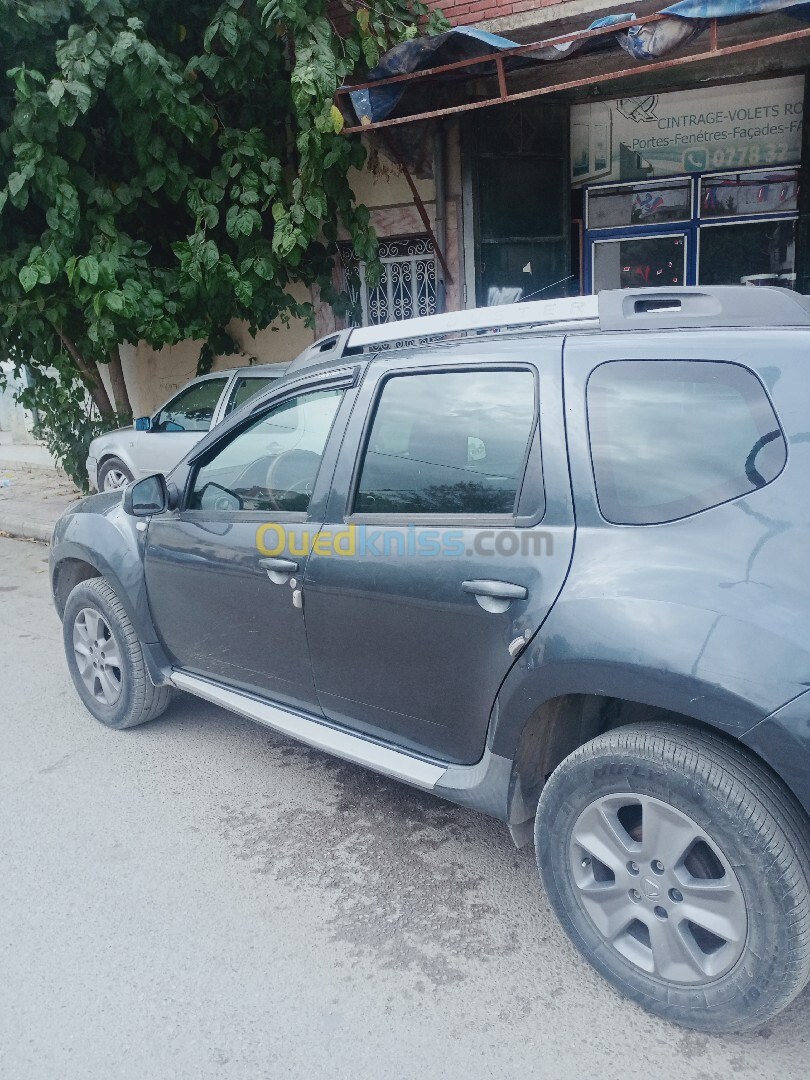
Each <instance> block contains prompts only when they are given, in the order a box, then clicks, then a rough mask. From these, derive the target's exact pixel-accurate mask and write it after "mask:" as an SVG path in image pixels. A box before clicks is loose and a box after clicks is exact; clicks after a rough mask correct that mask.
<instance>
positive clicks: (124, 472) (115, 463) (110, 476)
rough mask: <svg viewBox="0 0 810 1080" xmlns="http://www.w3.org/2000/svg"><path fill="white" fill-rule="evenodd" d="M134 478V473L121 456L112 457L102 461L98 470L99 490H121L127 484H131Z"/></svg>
mask: <svg viewBox="0 0 810 1080" xmlns="http://www.w3.org/2000/svg"><path fill="white" fill-rule="evenodd" d="M134 479H135V478H134V477H133V475H132V473H131V472H130V471H129V469H128V468H127V467H126V465H125V464H124V463H123V461H121V460H120V458H117V457H110V458H107V459H106V461H103V462H102V463H101V466H100V468H99V470H98V490H99V491H120V490H121V489H122V488H125V487H126V486H127V484H131V483H132V481H133V480H134Z"/></svg>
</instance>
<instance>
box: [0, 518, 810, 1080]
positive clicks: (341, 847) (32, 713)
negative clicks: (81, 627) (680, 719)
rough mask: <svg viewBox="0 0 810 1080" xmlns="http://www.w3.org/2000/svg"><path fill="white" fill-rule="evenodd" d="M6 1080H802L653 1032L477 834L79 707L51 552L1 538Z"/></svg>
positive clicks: (767, 1047) (424, 809)
mask: <svg viewBox="0 0 810 1080" xmlns="http://www.w3.org/2000/svg"><path fill="white" fill-rule="evenodd" d="M0 726H1V727H2V730H1V731H0V798H1V799H2V809H1V812H0V853H1V854H2V864H1V865H2V871H1V872H0V890H1V891H0V1075H2V1076H3V1077H7V1078H8V1080H52V1078H56V1077H58V1078H59V1080H74V1078H75V1080H130V1078H131V1080H153V1078H154V1080H169V1078H171V1080H181V1078H182V1080H184V1078H186V1077H188V1078H189V1080H206V1078H209V1077H210V1078H212V1080H213V1078H216V1080H230V1078H238V1080H264V1078H273V1080H282V1078H283V1080H294V1078H299V1077H300V1078H302V1080H304V1078H305V1080H320V1078H324V1080H326V1078H329V1080H335V1078H338V1080H340V1078H344V1077H345V1078H347V1080H349V1078H352V1080H355V1078H366V1077H368V1078H373V1080H387V1078H391V1080H411V1078H413V1080H416V1078H419V1080H424V1078H426V1077H437V1078H439V1080H483V1078H490V1077H492V1078H496V1080H501V1078H510V1080H512V1078H514V1080H518V1078H521V1080H523V1078H524V1077H541V1078H545V1077H547V1078H549V1080H568V1078H571V1080H591V1078H594V1080H595V1078H598V1080H614V1078H615V1080H659V1078H660V1080H663V1078H667V1077H676V1078H677V1080H728V1078H731V1077H733V1078H734V1080H747V1078H751V1080H769V1078H773V1080H777V1078H778V1080H793V1078H794V1077H795V1078H799V1077H804V1076H806V1075H807V1073H806V1068H807V1060H808V1055H809V1054H810V994H808V993H805V994H804V995H802V997H801V998H800V999H799V1000H798V1002H796V1003H794V1005H793V1006H792V1007H791V1008H790V1009H789V1010H788V1011H787V1012H786V1013H784V1014H783V1015H782V1016H781V1017H780V1018H779V1019H778V1020H777V1021H775V1022H773V1023H772V1024H770V1025H769V1026H768V1027H767V1028H764V1029H762V1030H760V1031H759V1032H757V1033H756V1034H752V1035H746V1036H743V1037H734V1038H722V1039H720V1038H712V1037H707V1036H704V1035H700V1034H696V1033H691V1032H686V1031H683V1030H681V1029H678V1028H675V1027H671V1026H669V1025H667V1024H665V1023H663V1022H662V1021H659V1020H657V1019H654V1018H652V1017H650V1016H648V1015H647V1014H645V1013H643V1012H641V1011H640V1010H639V1009H637V1008H635V1007H634V1006H632V1005H630V1004H628V1003H627V1002H625V1001H624V1000H623V999H622V998H621V997H620V996H619V995H618V994H616V993H615V992H614V991H613V990H611V989H610V988H609V987H608V986H607V985H606V984H605V983H604V982H603V981H602V980H601V979H600V977H599V976H598V975H596V973H595V972H593V971H592V970H591V969H590V968H589V967H588V965H587V964H586V963H585V962H584V961H583V960H581V959H580V958H579V956H578V955H577V953H575V951H574V949H573V948H572V947H571V946H570V945H569V944H568V942H567V940H566V939H565V937H564V936H563V934H562V932H561V931H560V929H559V928H558V926H557V924H556V922H555V920H554V918H553V916H552V915H551V913H550V911H549V907H548V904H547V902H546V900H545V897H544V895H543V892H542V890H541V889H540V887H539V885H538V882H537V878H536V871H535V867H534V862H533V857H532V854H531V852H530V851H528V850H524V851H516V850H515V848H514V846H513V845H512V841H511V839H510V837H509V835H508V833H507V831H506V828H505V827H504V826H502V825H500V824H499V823H498V822H495V821H491V820H489V819H487V818H485V817H483V816H481V815H478V814H475V813H473V812H471V811H468V810H463V809H459V808H456V807H453V806H450V805H449V804H447V803H444V802H441V801H439V800H438V799H435V798H433V797H431V796H429V795H427V794H422V793H420V792H416V791H412V790H410V789H409V788H407V787H404V786H402V785H399V784H397V783H394V782H393V781H389V780H386V779H383V778H381V777H377V776H374V775H372V774H371V773H368V772H366V771H364V770H363V769H361V768H358V767H354V766H351V765H347V764H344V763H342V762H339V761H335V760H334V759H330V758H328V757H325V756H324V755H322V754H320V753H318V752H315V751H312V750H309V749H306V748H303V747H300V746H298V745H296V744H294V743H292V742H290V741H288V740H287V739H284V738H280V737H277V736H275V735H273V734H272V733H269V732H268V731H266V730H264V729H262V728H259V727H256V726H254V725H252V724H250V723H249V722H248V721H245V720H241V719H239V718H237V717H234V716H231V715H230V714H228V713H225V712H223V711H221V710H220V709H217V708H215V707H214V706H212V705H208V704H205V703H202V702H200V701H198V700H196V699H193V698H185V697H181V698H178V699H177V701H176V702H175V703H174V704H173V705H172V707H171V708H170V711H169V712H168V713H167V714H166V716H165V717H164V718H163V719H161V720H158V721H156V722H155V723H153V724H151V725H146V726H145V727H142V728H136V729H134V730H133V731H129V732H115V731H110V730H108V729H106V728H104V727H103V726H102V725H101V724H99V723H97V722H96V721H95V720H93V719H92V718H91V717H90V715H89V714H88V713H86V712H85V711H84V709H83V707H82V706H81V704H80V703H79V699H78V697H77V696H76V694H75V692H74V690H73V686H72V684H71V682H70V678H69V676H68V673H67V669H66V666H65V662H64V659H63V652H62V641H61V627H60V626H59V622H58V619H57V617H56V615H55V613H54V610H53V607H52V605H51V601H50V594H49V589H48V574H47V549H46V548H45V547H43V546H41V545H37V544H32V543H25V542H21V541H14V540H8V539H0Z"/></svg>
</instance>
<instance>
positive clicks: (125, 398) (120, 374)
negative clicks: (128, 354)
mask: <svg viewBox="0 0 810 1080" xmlns="http://www.w3.org/2000/svg"><path fill="white" fill-rule="evenodd" d="M108 367H109V369H110V384H111V385H112V392H113V398H114V399H115V409H116V412H118V413H119V415H123V416H127V417H129V419H132V405H131V404H130V401H129V394H128V393H127V384H126V379H125V378H124V369H123V367H122V365H121V350H120V348H119V347H118V346H117V345H116V346H115V348H114V349H110V363H109V364H108Z"/></svg>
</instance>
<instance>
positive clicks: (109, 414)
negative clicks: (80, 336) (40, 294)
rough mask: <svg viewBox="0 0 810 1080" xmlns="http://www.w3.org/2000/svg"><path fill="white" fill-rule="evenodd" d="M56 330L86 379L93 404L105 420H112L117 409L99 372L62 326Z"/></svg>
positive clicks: (78, 369)
mask: <svg viewBox="0 0 810 1080" xmlns="http://www.w3.org/2000/svg"><path fill="white" fill-rule="evenodd" d="M56 332H57V334H58V335H59V339H60V341H61V342H62V344H63V345H64V346H65V348H66V349H67V351H68V353H69V354H70V357H71V359H72V360H73V363H74V364H75V365H76V369H77V371H78V372H79V374H80V375H81V377H82V378H83V379H84V381H85V385H86V386H87V389H88V390H89V391H90V396H91V398H92V399H93V404H94V405H95V407H96V408H97V409H98V411H99V413H100V414H101V416H102V417H103V418H104V419H105V420H111V419H112V418H113V416H114V415H115V410H114V409H113V407H112V402H111V401H110V397H109V394H108V393H107V391H106V389H105V387H104V383H103V382H102V381H101V378H100V376H99V374H98V372H96V371H93V369H92V367H91V366H90V364H88V363H87V361H86V360H85V359H84V357H83V356H82V354H81V353H80V352H79V350H78V349H77V348H76V346H75V345H74V344H73V342H72V341H71V340H70V338H69V337H68V336H67V334H66V333H65V332H64V330H62V329H61V327H58V326H57V327H56Z"/></svg>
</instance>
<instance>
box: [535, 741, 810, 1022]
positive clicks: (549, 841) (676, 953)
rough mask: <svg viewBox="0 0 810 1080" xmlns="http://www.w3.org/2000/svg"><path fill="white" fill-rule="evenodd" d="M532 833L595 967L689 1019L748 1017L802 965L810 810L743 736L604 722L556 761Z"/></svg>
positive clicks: (791, 990)
mask: <svg viewBox="0 0 810 1080" xmlns="http://www.w3.org/2000/svg"><path fill="white" fill-rule="evenodd" d="M535 843H536V848H537V859H538V866H539V868H540V873H541V876H542V878H543V882H544V884H545V887H546V890H547V892H548V896H549V899H550V901H551V903H552V905H553V907H554V909H555V911H556V913H557V915H558V917H559V919H560V921H561V922H562V924H563V926H564V928H565V930H566V931H567V933H568V935H569V937H570V938H571V939H572V941H573V942H574V944H575V945H576V946H577V948H578V949H579V950H580V952H582V954H583V955H584V956H585V957H586V959H588V960H589V961H590V962H591V963H592V964H593V965H594V967H596V968H597V970H598V971H600V972H601V973H602V975H604V976H605V978H607V979H608V980H609V982H611V983H612V984H613V985H614V986H615V987H617V988H618V989H619V990H620V991H621V992H622V993H624V994H626V995H627V996H628V997H630V998H632V999H633V1000H634V1001H636V1002H637V1003H638V1004H640V1005H642V1006H643V1007H644V1008H646V1009H649V1010H650V1011H651V1012H654V1013H657V1014H658V1015H659V1016H662V1017H665V1018H666V1019H668V1020H672V1021H674V1022H676V1023H679V1024H683V1025H685V1026H687V1027H692V1028H698V1029H700V1030H703V1031H711V1032H729V1031H742V1030H747V1029H751V1028H754V1027H757V1026H759V1025H761V1024H763V1023H764V1022H765V1021H767V1020H768V1019H770V1018H771V1017H773V1016H774V1015H775V1014H776V1013H778V1012H779V1011H780V1010H782V1009H783V1008H784V1007H785V1006H786V1005H787V1004H788V1003H789V1002H790V1001H791V1000H792V999H793V998H794V997H795V996H796V995H797V994H798V993H799V992H800V990H801V989H802V987H803V986H804V985H805V983H806V982H807V980H808V977H810V851H809V850H808V836H807V822H806V820H805V819H804V815H803V813H802V811H801V809H800V808H799V807H798V805H797V804H796V803H795V801H794V800H793V798H792V797H791V796H790V794H789V793H788V792H787V791H785V790H784V789H783V788H782V787H781V785H780V784H779V783H778V781H777V780H776V779H775V778H774V777H772V776H771V774H770V773H769V772H768V771H767V770H766V769H765V767H764V766H762V765H760V764H759V763H758V762H757V761H755V760H754V759H752V758H750V757H749V756H748V755H747V754H746V753H745V752H744V751H743V750H742V749H741V748H738V747H736V746H734V745H732V744H730V743H727V742H726V741H725V740H723V739H721V738H719V737H716V736H713V735H711V734H708V733H706V732H703V731H701V730H692V729H689V728H686V727H680V726H678V725H671V726H670V725H661V726H659V727H649V726H646V727H645V726H632V727H627V728H619V729H617V730H615V731H612V732H608V733H607V734H605V735H602V736H599V737H598V738H596V739H594V740H593V741H592V742H590V743H587V744H586V745H584V746H582V747H580V748H579V749H578V750H576V751H575V752H574V753H573V754H572V755H571V756H570V757H568V758H567V759H566V760H565V761H564V762H563V763H562V764H561V765H560V766H559V768H558V769H557V770H556V771H555V772H554V773H553V774H552V776H551V777H550V779H549V781H548V783H547V785H546V787H545V789H544V791H543V794H542V796H541V799H540V803H539V806H538V810H537V818H536V823H535Z"/></svg>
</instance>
